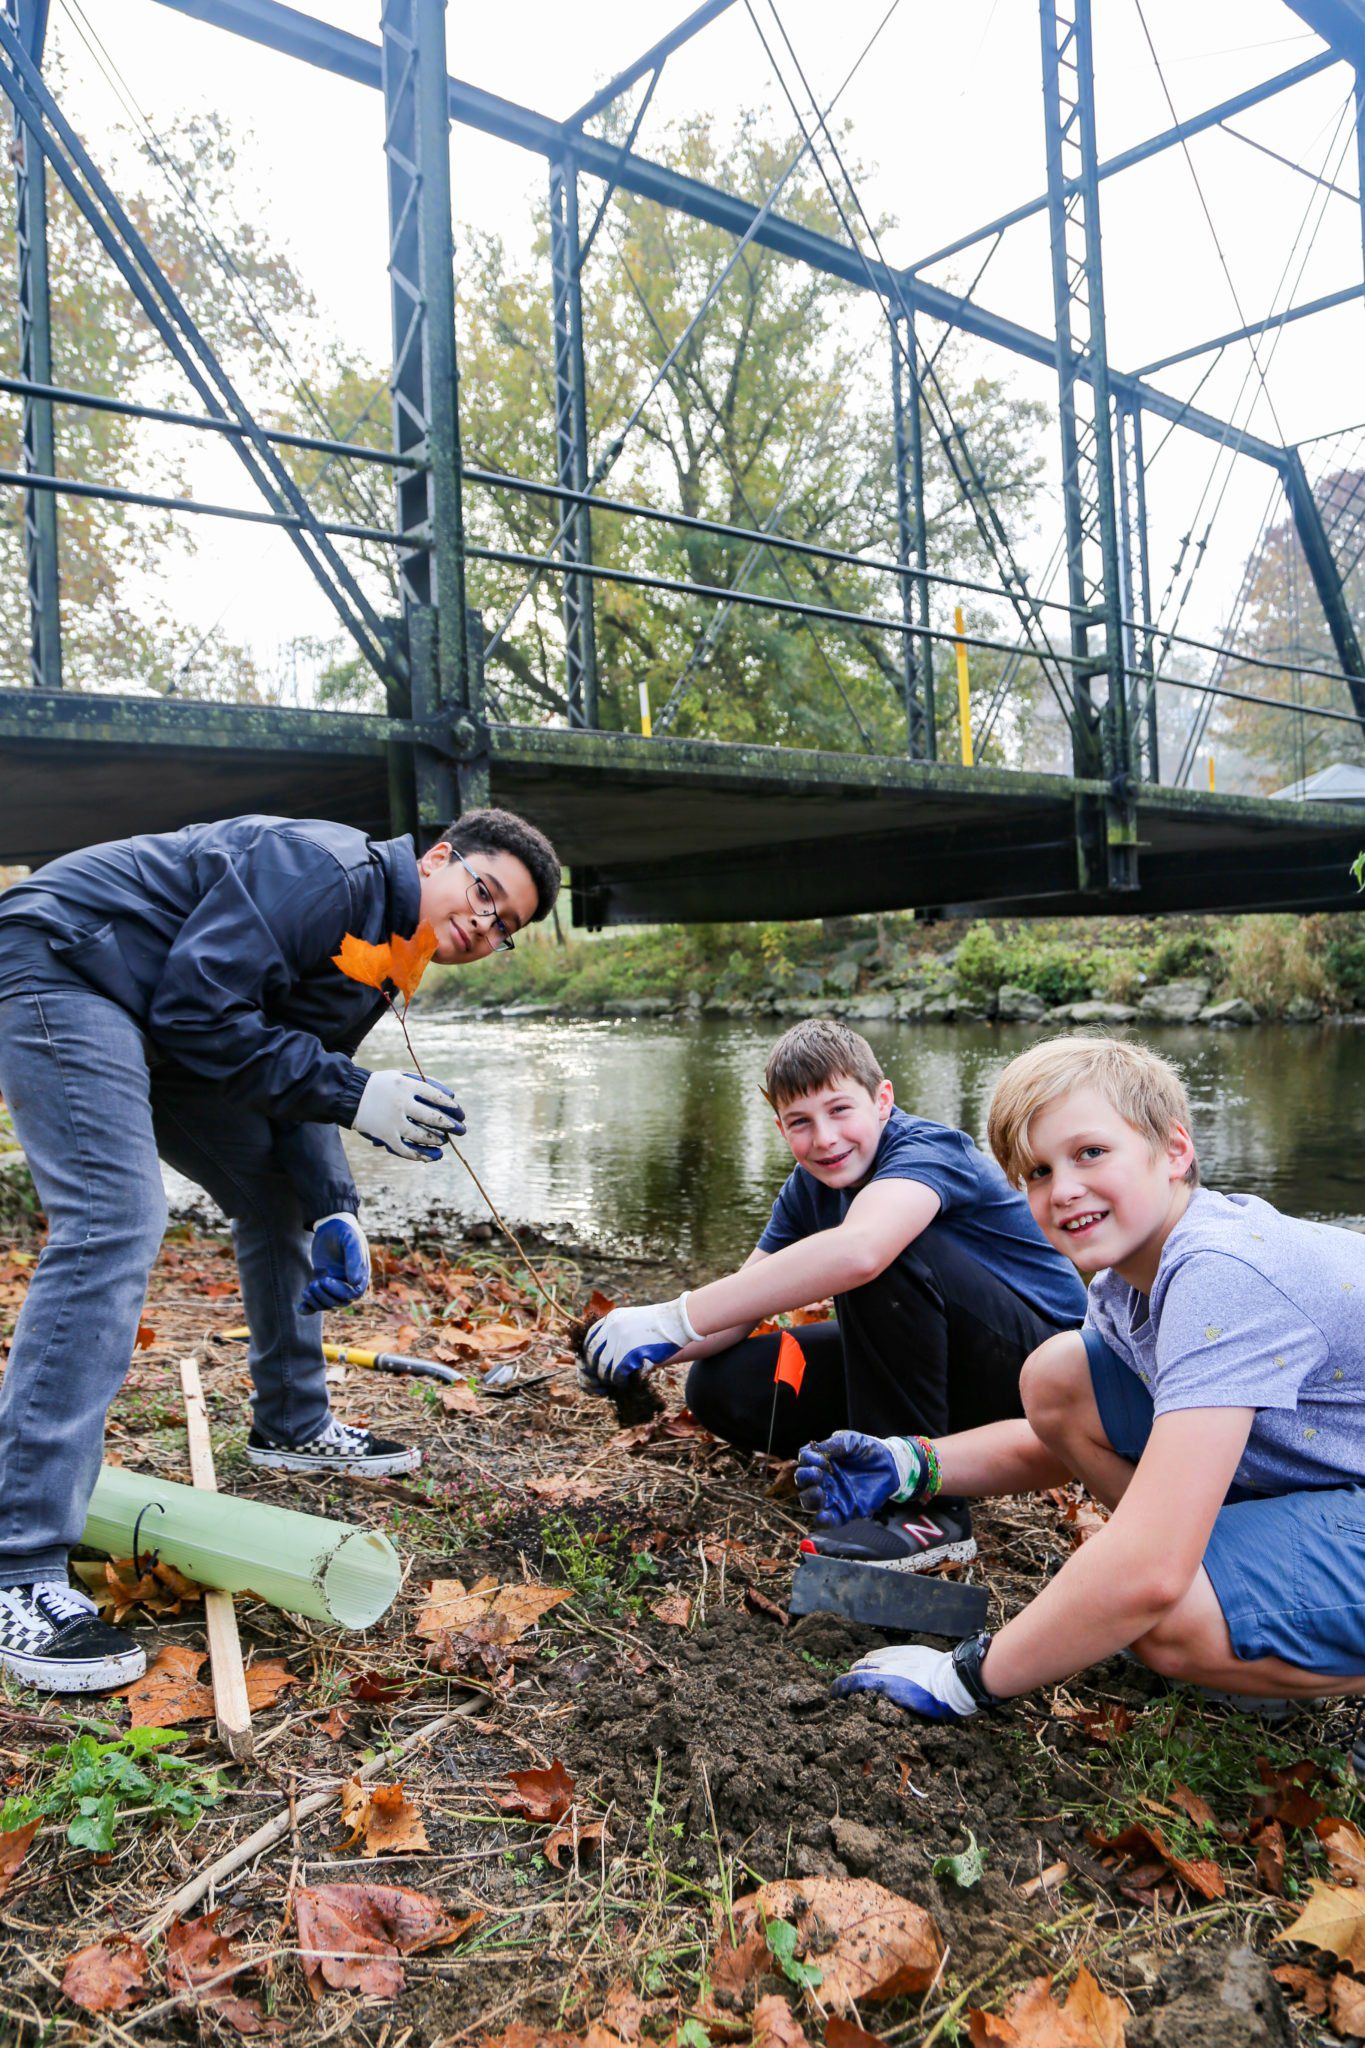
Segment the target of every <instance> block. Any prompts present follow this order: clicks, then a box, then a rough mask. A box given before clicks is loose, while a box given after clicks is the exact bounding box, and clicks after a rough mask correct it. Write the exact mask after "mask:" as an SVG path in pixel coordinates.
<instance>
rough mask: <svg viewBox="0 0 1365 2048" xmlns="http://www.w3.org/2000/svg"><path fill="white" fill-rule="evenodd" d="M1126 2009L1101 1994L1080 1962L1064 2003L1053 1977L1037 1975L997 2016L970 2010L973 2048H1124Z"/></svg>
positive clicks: (1115, 2000) (969, 2025) (968, 2028)
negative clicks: (1059, 1999) (1057, 1995)
mask: <svg viewBox="0 0 1365 2048" xmlns="http://www.w3.org/2000/svg"><path fill="white" fill-rule="evenodd" d="M1127 2019H1128V2008H1127V2006H1126V2005H1125V2004H1124V2003H1123V2000H1122V1999H1121V1998H1111V1997H1110V1996H1109V1994H1108V1993H1107V1992H1105V1991H1102V1990H1101V1989H1100V1987H1099V1985H1098V1984H1097V1983H1096V1981H1095V1979H1094V1978H1093V1977H1092V1976H1091V1974H1090V1972H1089V1970H1087V1969H1086V1967H1085V1965H1084V1964H1082V1965H1081V1967H1080V1969H1079V1970H1078V1971H1077V1972H1076V1981H1075V1983H1074V1984H1073V1985H1072V1987H1071V1989H1070V1991H1069V1992H1068V1993H1067V1998H1066V2003H1065V2005H1060V2006H1059V2005H1058V2003H1057V2001H1056V1999H1055V1998H1054V1997H1053V1995H1052V1979H1051V1978H1050V1977H1035V1978H1034V1980H1033V1982H1032V1983H1031V1984H1029V1985H1027V1986H1026V1987H1025V1989H1024V1990H1023V1991H1020V1992H1016V1994H1015V1996H1014V1997H1013V1998H1012V1999H1011V2000H1010V2002H1009V2004H1008V2005H1007V2006H1006V2007H1005V2010H1004V2012H1003V2013H1001V2014H996V2013H987V2012H970V2013H968V2015H967V2030H968V2035H969V2037H970V2039H971V2042H972V2048H1123V2033H1124V2027H1125V2025H1126V2023H1127Z"/></svg>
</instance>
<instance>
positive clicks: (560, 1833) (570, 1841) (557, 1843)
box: [545, 1820, 619, 2031]
mask: <svg viewBox="0 0 1365 2048" xmlns="http://www.w3.org/2000/svg"><path fill="white" fill-rule="evenodd" d="M602 1832H603V1823H602V1822H601V1821H600V1820H590V1821H586V1822H585V1823H584V1825H583V1826H582V1827H577V1826H575V1825H574V1824H573V1822H572V1821H571V1822H570V1824H569V1826H568V1827H566V1828H556V1829H555V1831H554V1833H553V1834H552V1835H551V1837H550V1839H549V1841H548V1842H547V1843H546V1844H545V1855H546V1857H547V1858H548V1860H549V1861H550V1862H551V1863H553V1865H554V1867H555V1869H556V1870H562V1869H563V1868H564V1861H563V1858H564V1851H565V1850H566V1849H572V1850H573V1852H574V1855H575V1856H577V1855H578V1853H579V1851H580V1850H582V1849H591V1848H592V1847H593V1846H594V1845H595V1844H596V1843H598V1842H600V1841H601V1839H602ZM618 2031H619V2029H618Z"/></svg>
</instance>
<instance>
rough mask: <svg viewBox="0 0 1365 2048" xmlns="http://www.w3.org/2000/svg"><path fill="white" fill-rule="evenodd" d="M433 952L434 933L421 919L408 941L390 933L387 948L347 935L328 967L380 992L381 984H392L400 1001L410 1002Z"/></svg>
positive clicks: (434, 949)
mask: <svg viewBox="0 0 1365 2048" xmlns="http://www.w3.org/2000/svg"><path fill="white" fill-rule="evenodd" d="M435 953H436V933H435V931H434V930H433V928H432V926H431V925H430V924H428V922H427V921H426V919H425V918H423V920H422V922H421V923H420V924H419V925H418V927H417V929H416V931H415V932H414V933H413V935H412V937H411V938H410V939H405V938H404V937H403V935H402V933H401V932H394V933H392V934H391V936H390V938H389V941H388V944H387V945H380V946H372V945H370V944H369V942H368V941H367V940H365V939H357V938H356V937H354V935H353V934H352V933H350V932H347V934H346V936H345V938H344V939H343V940H342V942H341V951H340V952H339V953H334V954H333V955H332V965H333V966H334V967H339V968H340V969H341V971H342V973H343V974H344V975H347V976H348V977H349V979H350V980H352V981H361V982H364V984H365V986H366V987H367V988H377V989H382V988H383V986H384V984H385V982H392V983H393V986H394V987H395V988H396V989H397V990H398V993H399V995H401V996H402V997H403V999H404V1001H405V1002H409V1003H410V1002H411V1001H412V999H413V997H414V995H415V994H416V993H417V984H418V983H419V982H420V981H421V979H422V976H423V974H425V972H426V970H427V967H428V965H429V963H430V962H431V960H432V959H433V958H434V957H435Z"/></svg>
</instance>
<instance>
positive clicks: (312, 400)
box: [61, 0, 384, 526]
mask: <svg viewBox="0 0 1365 2048" xmlns="http://www.w3.org/2000/svg"><path fill="white" fill-rule="evenodd" d="M61 4H62V6H63V7H64V9H65V10H66V12H67V14H68V15H69V16H70V19H71V22H72V26H73V27H74V28H75V30H76V32H77V34H78V35H79V36H80V38H81V40H82V42H84V43H85V45H86V48H87V50H88V51H89V53H90V55H91V57H92V58H93V59H94V61H95V63H96V64H97V65H98V67H99V69H100V70H101V71H102V72H103V73H104V76H105V79H106V82H107V83H108V85H109V86H110V89H111V90H112V91H113V92H114V94H115V96H116V97H117V98H119V99H120V100H122V102H123V105H124V109H125V111H126V112H127V113H128V114H129V115H130V116H131V117H132V119H133V121H134V122H135V123H136V124H137V125H138V126H140V127H141V129H142V131H143V140H144V145H145V147H146V149H147V151H148V154H149V155H150V156H151V158H152V161H153V163H154V164H155V165H156V167H157V169H158V170H159V171H160V172H161V174H162V176H163V177H164V178H165V179H166V182H167V183H168V184H169V185H170V186H171V187H172V189H173V190H174V191H175V193H176V195H177V197H178V198H179V199H180V201H181V203H182V204H183V206H184V207H185V209H186V212H187V214H188V215H189V217H190V226H191V227H192V228H193V229H194V231H195V233H196V234H197V235H198V238H199V240H200V243H201V244H202V246H203V248H204V249H205V251H206V252H207V254H208V255H209V256H210V258H211V259H212V260H213V261H214V262H215V263H216V264H217V265H218V267H219V268H220V269H221V270H222V272H223V274H224V275H225V276H226V277H227V279H228V281H229V282H230V283H231V284H232V285H233V286H234V287H235V289H236V291H237V293H238V296H239V297H240V298H241V299H242V301H243V303H244V305H245V307H246V311H247V314H248V317H249V319H250V321H251V324H252V326H253V327H254V328H255V329H256V331H257V333H258V334H259V335H260V337H261V339H262V340H263V341H264V342H265V343H266V345H267V347H269V348H271V349H273V350H274V351H275V352H276V354H277V355H278V356H279V357H280V359H281V361H282V363H283V364H284V366H285V368H286V369H287V370H288V371H289V374H290V376H291V378H292V379H293V380H294V390H295V395H296V396H297V397H298V398H300V399H301V400H302V402H303V404H304V406H305V408H306V410H308V411H309V412H310V413H311V414H312V416H313V418H314V419H315V420H316V421H317V422H318V424H319V425H321V426H322V427H323V428H325V430H326V433H327V437H328V438H329V439H331V440H346V439H350V438H353V435H352V434H341V433H338V432H337V430H336V428H335V426H334V425H333V423H332V421H331V419H330V417H329V416H328V413H327V411H326V408H325V407H324V405H323V403H322V401H321V399H320V398H319V397H318V395H317V393H316V392H315V391H314V390H313V388H312V386H311V385H310V384H309V382H308V379H307V377H306V375H305V374H304V372H303V370H302V369H301V368H300V366H299V364H298V362H297V361H296V360H295V357H294V355H293V353H292V351H291V349H290V347H289V344H288V342H287V341H286V340H285V339H284V337H283V336H282V335H281V334H280V333H279V332H278V330H277V329H276V328H275V327H274V325H273V323H272V322H271V320H270V317H269V315H268V314H267V313H266V311H265V309H264V307H263V306H262V304H261V302H260V299H259V298H258V296H257V294H256V292H255V290H254V289H253V286H252V283H251V280H250V278H249V277H248V276H247V275H246V273H245V272H244V271H243V269H242V267H241V265H240V264H239V263H238V261H237V258H236V257H235V256H234V254H233V253H232V251H231V249H230V248H229V247H228V246H227V244H226V243H225V242H224V241H223V240H222V237H221V236H220V235H219V234H218V232H217V230H216V228H215V227H214V225H213V223H212V221H211V220H210V219H209V216H208V215H207V213H206V212H205V211H204V208H203V206H202V205H201V204H200V201H199V198H198V195H197V194H196V192H195V189H194V187H193V185H192V184H190V183H189V181H188V180H187V179H186V178H185V177H184V175H183V174H182V173H181V171H180V169H179V168H178V166H177V165H176V163H175V162H174V159H173V158H172V157H171V154H170V150H169V146H168V145H167V144H166V143H165V142H164V141H163V140H162V138H161V136H160V135H159V134H158V132H157V130H156V128H155V126H154V125H153V123H152V121H151V119H150V118H149V116H148V115H147V114H146V113H145V112H144V110H143V108H142V106H141V105H140V104H139V102H138V100H137V99H136V97H135V95H134V93H133V91H132V88H131V87H130V86H129V84H128V82H127V80H126V79H125V77H124V76H123V73H122V72H121V71H120V69H119V67H118V65H117V63H116V62H115V60H114V58H113V57H112V55H111V54H110V53H109V51H108V49H107V48H106V46H105V45H104V43H103V42H101V40H100V38H99V35H98V33H97V32H96V30H95V29H94V27H93V25H92V24H91V23H90V21H89V18H88V17H87V16H86V15H85V14H84V12H83V10H82V7H81V0H61ZM383 395H384V394H383V392H382V391H380V392H378V393H376V394H375V396H374V397H373V398H371V399H370V400H369V402H368V403H367V404H366V406H365V407H364V409H363V410H362V412H361V413H360V415H359V416H358V418H357V420H356V423H355V424H356V425H357V426H360V425H363V424H364V422H365V420H366V419H367V418H368V417H369V414H370V413H371V411H372V410H373V408H374V406H375V405H376V404H377V403H378V402H379V399H380V397H382V396H383ZM330 459H331V460H334V461H341V460H345V461H348V462H354V461H355V458H354V457H345V458H342V457H339V456H338V457H332V458H330ZM345 482H346V483H347V484H349V485H351V486H352V487H353V488H354V489H355V490H356V492H357V494H358V496H359V500H360V503H361V504H362V506H363V507H364V509H365V511H366V513H367V515H368V517H369V521H370V523H371V524H373V525H376V526H380V525H382V524H383V523H384V519H383V512H382V508H381V506H380V502H379V500H378V498H377V497H375V496H373V495H372V494H371V493H370V492H369V490H368V483H369V479H368V476H367V475H366V474H365V473H364V471H363V470H362V471H360V472H358V473H355V474H351V473H348V474H347V476H346V478H345Z"/></svg>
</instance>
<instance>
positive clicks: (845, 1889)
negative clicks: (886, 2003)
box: [716, 1877, 943, 2011]
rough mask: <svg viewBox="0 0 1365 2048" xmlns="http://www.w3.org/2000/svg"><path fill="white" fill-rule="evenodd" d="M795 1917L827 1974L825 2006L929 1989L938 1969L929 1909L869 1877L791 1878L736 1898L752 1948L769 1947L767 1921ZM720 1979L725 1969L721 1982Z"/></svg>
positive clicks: (739, 1927) (741, 1931)
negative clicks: (754, 1944)
mask: <svg viewBox="0 0 1365 2048" xmlns="http://www.w3.org/2000/svg"><path fill="white" fill-rule="evenodd" d="M768 1920H788V1921H790V1922H791V1923H792V1925H793V1926H794V1927H795V1928H796V1930H797V1935H798V1952H799V1953H801V1954H803V1955H806V1956H809V1957H810V1958H811V1959H812V1960H813V1961H815V1962H817V1963H818V1965H819V1968H820V1970H821V1972H822V1975H821V1980H820V2003H821V2005H822V2006H828V2007H832V2008H833V2009H834V2010H836V2011H847V2010H848V2009H849V2008H850V2007H853V2006H855V2005H856V2004H859V2003H861V2002H862V2001H863V2000H867V2001H868V2002H869V2003H871V2004H878V2003H880V2002H881V2001H882V2000H884V1999H888V1998H895V1997H897V1996H898V1995H899V1994H900V1993H901V1992H903V1991H923V1990H924V1989H925V1988H926V1986H927V1985H929V1984H931V1983H932V1982H933V1979H934V1975H935V1972H936V1971H937V1969H938V1967H939V1960H940V1957H941V1955H942V1952H943V1942H942V1939H941V1937H940V1935H939V1931H938V1928H937V1927H936V1926H935V1924H934V1922H933V1920H932V1919H931V1918H930V1916H929V1914H928V1913H926V1912H925V1911H924V1908H923V1907H922V1906H916V1905H915V1904H913V1903H912V1901H910V1900H909V1899H898V1898H897V1897H896V1895H895V1893H894V1892H889V1891H886V1890H885V1889H884V1888H883V1887H882V1886H881V1885H879V1884H873V1883H872V1881H871V1880H870V1879H869V1878H864V1877H807V1878H801V1879H794V1878H793V1879H788V1878H784V1879H781V1880H779V1881H778V1882H777V1883H775V1884H765V1885H762V1886H760V1888H759V1889H758V1891H756V1892H750V1893H749V1894H748V1895H747V1896H746V1897H745V1898H742V1899H739V1900H737V1901H736V1903H735V1909H734V1924H735V1930H736V1933H737V1935H739V1936H740V1937H741V1942H740V1948H739V1950H737V1951H733V1952H732V1953H733V1954H735V1955H742V1954H743V1952H744V1948H745V1945H746V1944H747V1943H748V1942H749V1941H750V1940H751V1939H752V1938H754V1937H757V1940H758V1941H759V1943H760V1944H761V1945H762V1947H763V1948H764V1949H765V1950H766V1946H767V1944H766V1942H764V1940H763V1933H762V1924H761V1923H762V1922H764V1921H768ZM720 1981H721V1979H720V1974H719V1970H717V1972H716V1982H717V1983H719V1982H720Z"/></svg>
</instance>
